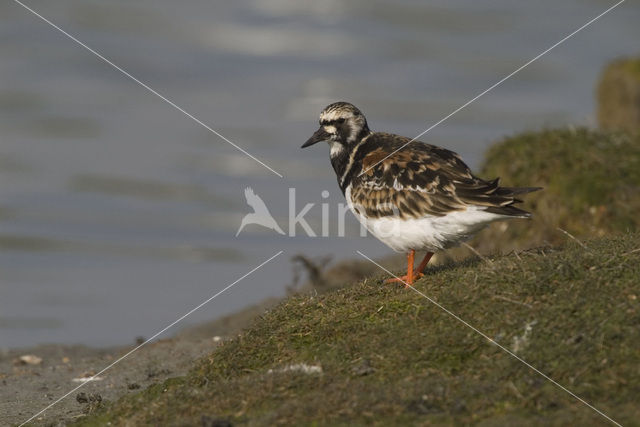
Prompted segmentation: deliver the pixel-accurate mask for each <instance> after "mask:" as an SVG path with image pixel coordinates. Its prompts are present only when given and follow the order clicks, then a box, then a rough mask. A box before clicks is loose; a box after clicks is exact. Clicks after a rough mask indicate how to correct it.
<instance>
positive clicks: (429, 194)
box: [351, 133, 539, 218]
mask: <svg viewBox="0 0 640 427" xmlns="http://www.w3.org/2000/svg"><path fill="white" fill-rule="evenodd" d="M376 140H377V141H376ZM381 140H384V141H386V142H385V143H382V141H381ZM389 141H391V143H389ZM408 141H409V140H408V139H407V138H403V137H400V136H397V135H390V134H381V133H380V134H376V138H371V143H372V144H376V142H377V147H376V148H375V149H373V150H371V151H370V152H369V153H368V154H366V155H365V156H364V157H363V159H362V170H363V171H365V172H364V173H363V174H360V175H358V176H357V177H354V178H353V181H352V187H351V201H352V203H353V205H354V206H355V207H356V208H359V209H361V210H363V211H364V212H366V215H367V216H368V217H373V218H379V217H385V216H391V215H396V216H400V217H401V218H421V217H424V216H427V215H433V216H444V215H446V214H447V213H450V212H453V211H461V210H465V209H466V208H467V207H468V206H485V207H486V210H487V211H490V212H494V213H498V214H502V215H509V216H529V214H528V213H527V212H525V211H523V210H521V209H518V208H516V207H515V206H513V204H514V203H518V202H520V200H518V199H516V198H515V197H514V196H515V195H516V194H522V193H528V192H531V191H536V190H538V189H539V188H537V187H527V188H508V187H500V185H499V184H500V180H499V178H496V179H494V180H492V181H486V180H483V179H481V178H478V177H476V176H474V175H473V173H472V172H471V170H470V169H469V167H468V166H467V165H466V164H465V163H464V162H463V161H462V159H461V158H460V156H459V155H458V154H456V153H454V152H452V151H449V150H446V149H444V148H440V147H436V146H433V145H429V144H424V143H421V142H418V141H415V142H412V143H411V144H409V145H407V146H406V147H404V148H401V149H400V150H399V151H397V152H395V153H393V152H394V150H397V149H398V148H399V147H402V145H403V144H405V143H406V142H408ZM391 153H393V154H391ZM390 154H391V155H390Z"/></svg>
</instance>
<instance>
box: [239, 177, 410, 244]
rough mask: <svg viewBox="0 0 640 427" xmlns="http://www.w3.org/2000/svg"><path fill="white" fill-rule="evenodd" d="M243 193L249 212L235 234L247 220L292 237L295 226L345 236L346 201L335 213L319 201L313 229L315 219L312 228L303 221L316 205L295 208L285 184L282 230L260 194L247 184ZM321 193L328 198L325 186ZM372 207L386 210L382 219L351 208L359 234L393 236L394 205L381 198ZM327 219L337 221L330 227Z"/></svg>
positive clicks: (309, 233)
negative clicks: (285, 227) (285, 217)
mask: <svg viewBox="0 0 640 427" xmlns="http://www.w3.org/2000/svg"><path fill="white" fill-rule="evenodd" d="M244 195H245V198H246V199H247V204H248V205H249V206H250V207H252V208H253V212H252V213H248V214H247V215H245V216H244V218H242V222H241V223H240V227H239V228H238V231H237V232H236V236H238V235H239V234H240V232H241V231H242V230H243V229H244V228H245V227H246V226H247V225H250V224H257V225H260V226H262V227H265V228H268V229H270V230H274V231H276V232H277V233H279V234H282V235H288V236H289V237H295V236H296V232H297V231H298V230H302V231H303V232H304V234H306V235H307V236H308V237H318V236H321V237H329V235H330V229H331V230H332V231H333V232H335V233H336V235H337V236H338V237H345V235H346V230H345V228H346V227H345V225H346V218H345V216H346V215H347V212H349V211H350V210H351V209H350V208H349V206H348V204H346V203H338V205H337V212H336V214H337V215H335V214H331V213H330V212H331V211H332V210H331V209H330V205H329V203H327V202H323V203H321V204H320V212H319V214H320V218H321V221H320V224H319V225H320V232H319V233H317V232H316V231H317V229H318V228H317V226H318V224H317V222H316V229H315V230H314V228H313V227H312V226H311V224H310V223H309V222H308V221H307V218H306V216H307V215H308V214H310V215H311V216H315V217H316V218H317V217H318V215H317V214H318V212H317V209H316V210H315V212H314V208H315V207H316V203H307V204H305V205H304V206H302V208H301V209H300V210H298V207H297V205H296V189H295V188H289V193H288V196H289V197H288V199H289V200H288V214H289V215H288V221H287V225H288V227H289V229H288V232H285V231H283V230H282V228H280V226H279V225H278V223H277V222H276V220H275V218H274V217H273V215H271V212H269V209H268V208H267V205H266V203H265V202H264V201H263V200H262V198H260V196H258V195H257V194H256V193H255V192H254V190H253V189H252V188H251V187H247V188H245V190H244ZM321 197H322V199H325V200H326V199H328V198H329V192H328V191H327V190H324V191H323V192H322V193H321ZM372 209H373V210H376V211H381V212H386V213H387V215H386V217H385V218H384V219H382V220H375V219H374V220H373V221H369V220H367V219H366V218H364V217H363V216H362V214H361V213H362V212H365V211H366V210H365V208H364V207H361V206H358V205H356V206H355V207H354V211H355V212H354V214H355V216H356V218H357V219H358V220H359V221H360V236H361V237H365V236H366V235H367V232H368V231H370V232H372V233H373V234H374V235H375V236H377V237H378V238H381V237H387V236H393V235H394V234H395V233H397V232H398V226H399V225H400V222H399V221H397V219H399V212H398V209H397V207H396V206H395V205H393V204H390V203H387V202H385V203H380V204H378V205H376V206H375V207H374V208H372ZM312 212H314V213H315V215H314V213H312ZM330 220H333V221H335V220H337V223H336V222H333V225H332V227H330ZM311 222H312V223H313V222H314V221H311ZM367 228H369V229H368V230H367Z"/></svg>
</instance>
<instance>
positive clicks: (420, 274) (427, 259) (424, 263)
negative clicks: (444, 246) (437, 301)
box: [416, 252, 433, 278]
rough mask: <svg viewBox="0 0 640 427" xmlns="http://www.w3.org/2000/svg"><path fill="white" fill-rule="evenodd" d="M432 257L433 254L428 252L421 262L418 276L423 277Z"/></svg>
mask: <svg viewBox="0 0 640 427" xmlns="http://www.w3.org/2000/svg"><path fill="white" fill-rule="evenodd" d="M432 256H433V252H427V254H426V255H425V256H424V258H422V262H420V265H419V266H418V269H417V270H416V273H417V275H419V276H422V273H424V269H425V268H427V264H429V261H430V260H431V257H432ZM417 278H419V277H417Z"/></svg>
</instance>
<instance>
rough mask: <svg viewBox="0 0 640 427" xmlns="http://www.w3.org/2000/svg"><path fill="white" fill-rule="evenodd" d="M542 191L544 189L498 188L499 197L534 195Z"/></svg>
mask: <svg viewBox="0 0 640 427" xmlns="http://www.w3.org/2000/svg"><path fill="white" fill-rule="evenodd" d="M538 190H542V187H498V188H497V189H496V194H498V195H501V196H502V195H505V196H507V195H511V196H515V195H516V194H526V193H533V192H534V191H538Z"/></svg>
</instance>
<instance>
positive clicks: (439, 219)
mask: <svg viewBox="0 0 640 427" xmlns="http://www.w3.org/2000/svg"><path fill="white" fill-rule="evenodd" d="M320 141H327V142H328V143H329V147H330V149H331V151H330V158H331V164H332V165H333V169H334V170H335V172H336V175H337V177H338V185H339V186H340V189H341V190H342V193H343V194H344V196H345V198H346V199H347V204H348V205H349V208H350V209H351V211H352V212H353V213H354V214H355V216H356V217H357V218H358V220H360V222H361V223H362V224H364V226H365V227H366V228H367V229H368V230H369V231H370V232H371V233H372V234H373V235H374V236H376V237H377V238H378V239H380V240H381V241H382V242H384V243H385V244H387V245H388V246H389V247H391V249H393V250H395V251H397V252H407V253H408V257H407V275H406V276H403V277H401V279H400V280H399V279H389V280H388V281H390V282H405V283H408V284H410V285H411V284H412V283H413V281H414V280H416V279H418V278H419V277H420V276H422V273H423V271H424V269H425V267H426V266H427V263H428V262H429V260H430V259H431V257H432V256H433V253H434V252H436V251H440V250H443V249H447V248H450V247H452V246H456V245H458V244H460V243H461V242H463V241H465V240H467V239H469V238H471V237H472V236H473V235H474V234H475V233H477V232H478V231H480V230H481V229H483V228H484V227H486V226H487V225H488V224H489V223H491V222H493V221H498V220H503V219H510V218H530V217H531V214H530V213H529V212H526V211H524V210H522V209H519V208H517V207H516V206H515V204H516V203H518V202H521V200H518V199H517V198H516V195H518V194H524V193H530V192H532V191H536V190H539V189H540V187H521V188H515V187H500V186H499V178H496V179H494V180H492V181H485V180H484V179H482V178H478V177H477V176H475V175H473V173H472V172H471V170H470V169H469V167H468V166H467V165H466V164H465V163H464V162H463V161H462V159H461V158H460V156H459V155H458V154H456V153H454V152H452V151H449V150H447V149H444V148H440V147H436V146H434V145H430V144H425V143H422V142H419V141H413V142H411V143H410V144H408V142H409V141H411V140H410V139H409V138H405V137H403V136H399V135H394V134H390V133H384V132H372V131H371V130H369V126H368V125H367V119H366V118H365V117H364V115H363V114H362V112H361V111H360V110H359V109H358V108H356V107H355V106H354V105H352V104H349V103H348V102H336V103H333V104H331V105H329V106H327V107H326V108H325V109H324V110H322V112H321V113H320V129H318V130H317V131H316V132H315V133H314V134H313V135H312V136H311V138H309V139H308V140H307V142H305V143H304V144H303V145H302V148H305V147H309V146H311V145H313V144H316V143H318V142H320ZM405 144H406V145H405ZM416 250H426V251H427V254H426V255H425V257H424V259H423V260H422V262H421V263H420V264H419V266H418V268H417V269H416V270H415V271H414V269H413V266H414V256H415V251H416Z"/></svg>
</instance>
